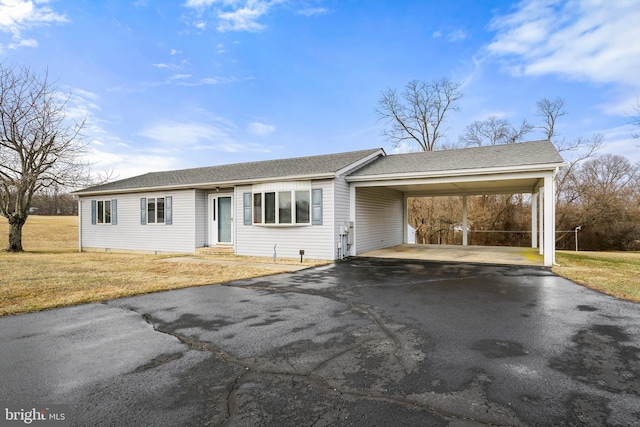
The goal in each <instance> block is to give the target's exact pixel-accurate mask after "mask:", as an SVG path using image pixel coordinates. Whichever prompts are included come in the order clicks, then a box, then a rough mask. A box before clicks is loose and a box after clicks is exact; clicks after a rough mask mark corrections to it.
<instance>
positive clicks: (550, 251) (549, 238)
mask: <svg viewBox="0 0 640 427" xmlns="http://www.w3.org/2000/svg"><path fill="white" fill-rule="evenodd" d="M553 181H554V177H553V174H552V173H551V174H549V175H547V176H545V177H544V223H545V227H544V254H543V255H544V265H546V266H547V267H551V266H552V265H553V263H554V262H555V244H556V239H555V222H556V221H555V209H554V208H555V203H554V202H555V200H554V197H555V195H554V193H555V191H554V189H553Z"/></svg>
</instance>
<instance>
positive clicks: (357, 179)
mask: <svg viewBox="0 0 640 427" xmlns="http://www.w3.org/2000/svg"><path fill="white" fill-rule="evenodd" d="M562 166H565V163H546V164H541V165H535V166H534V165H519V166H508V167H493V168H475V169H444V170H437V171H422V172H404V173H402V172H400V173H386V174H378V175H353V176H347V177H346V180H347V181H349V182H354V183H361V182H369V181H387V182H389V181H403V180H408V179H412V180H413V179H420V178H423V179H426V178H449V177H459V176H466V175H474V176H475V175H496V174H508V173H517V172H548V171H550V170H555V169H556V168H558V167H562ZM536 176H539V175H536Z"/></svg>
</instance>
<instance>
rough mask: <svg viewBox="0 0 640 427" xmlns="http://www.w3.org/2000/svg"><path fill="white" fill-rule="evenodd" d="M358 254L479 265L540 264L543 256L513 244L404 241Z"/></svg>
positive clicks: (532, 249)
mask: <svg viewBox="0 0 640 427" xmlns="http://www.w3.org/2000/svg"><path fill="white" fill-rule="evenodd" d="M360 256H363V257H374V258H397V259H421V260H427V261H454V262H473V263H482V264H509V265H538V266H542V265H544V257H543V256H542V255H540V252H539V249H537V248H520V247H513V246H462V245H436V244H404V245H396V246H391V247H388V248H383V249H377V250H374V251H369V252H364V253H362V254H360Z"/></svg>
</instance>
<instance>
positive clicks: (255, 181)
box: [71, 172, 336, 196]
mask: <svg viewBox="0 0 640 427" xmlns="http://www.w3.org/2000/svg"><path fill="white" fill-rule="evenodd" d="M335 177H336V173H335V172H330V173H323V174H315V175H291V176H277V177H271V178H259V179H241V180H234V181H217V182H215V181H214V182H199V183H191V184H180V185H161V186H149V187H134V188H112V189H107V190H95V191H91V190H78V191H74V192H72V193H71V194H74V195H76V196H94V195H101V194H115V193H118V194H124V193H144V192H149V191H166V190H190V189H213V188H216V187H236V186H240V185H252V184H262V183H265V182H276V181H308V180H314V179H315V180H317V179H333V178H335Z"/></svg>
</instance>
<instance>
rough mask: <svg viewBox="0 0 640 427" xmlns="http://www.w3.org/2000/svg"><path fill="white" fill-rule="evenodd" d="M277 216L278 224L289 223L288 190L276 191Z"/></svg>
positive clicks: (289, 203)
mask: <svg viewBox="0 0 640 427" xmlns="http://www.w3.org/2000/svg"><path fill="white" fill-rule="evenodd" d="M278 218H280V224H291V192H290V191H281V192H279V193H278Z"/></svg>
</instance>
